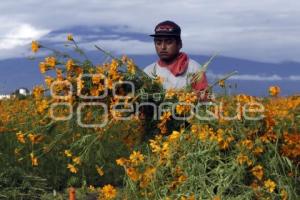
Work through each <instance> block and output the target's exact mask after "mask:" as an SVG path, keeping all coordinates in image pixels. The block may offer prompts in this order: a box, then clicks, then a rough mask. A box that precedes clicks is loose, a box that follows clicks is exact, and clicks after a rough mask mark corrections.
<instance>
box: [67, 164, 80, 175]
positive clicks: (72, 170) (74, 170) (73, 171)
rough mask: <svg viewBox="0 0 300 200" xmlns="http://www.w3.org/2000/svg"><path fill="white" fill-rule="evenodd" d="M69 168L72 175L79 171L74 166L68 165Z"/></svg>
mask: <svg viewBox="0 0 300 200" xmlns="http://www.w3.org/2000/svg"><path fill="white" fill-rule="evenodd" d="M67 168H68V169H69V170H70V172H71V173H73V174H76V173H77V172H78V169H77V168H76V167H75V166H74V165H72V164H68V166H67Z"/></svg>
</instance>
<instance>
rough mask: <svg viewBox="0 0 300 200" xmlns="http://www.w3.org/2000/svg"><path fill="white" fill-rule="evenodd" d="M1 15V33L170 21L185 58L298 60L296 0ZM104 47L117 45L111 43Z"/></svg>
mask: <svg viewBox="0 0 300 200" xmlns="http://www.w3.org/2000/svg"><path fill="white" fill-rule="evenodd" d="M0 13H1V15H0V22H1V23H0V24H1V25H0V33H8V32H10V33H11V32H12V31H13V30H15V27H16V24H29V25H30V26H32V27H35V29H36V30H57V29H62V28H68V27H72V26H77V25H87V26H92V27H101V26H106V25H109V26H115V27H116V28H115V29H116V30H119V31H120V32H122V31H127V32H139V33H143V34H149V33H152V31H153V29H154V26H155V25H156V24H157V23H158V22H160V21H162V20H165V19H171V20H174V21H176V22H177V23H178V24H179V25H181V27H182V34H183V41H184V50H185V51H187V52H189V53H196V54H210V53H211V52H216V51H217V52H220V54H221V55H225V56H231V57H239V58H246V59H252V60H259V61H270V62H279V61H284V60H292V61H300V58H299V54H300V40H299V33H300V20H299V19H300V1H298V0H286V1H282V0H260V1H258V0H254V1H249V0H231V1H218V0H185V1H181V0H173V1H169V0H168V1H166V0H159V1H158V0H153V1H147V0H131V1H123V0H114V1H111V0H85V1H83V0H72V1H71V0H64V1H58V0H52V1H42V2H41V1H38V0H24V1H22V2H19V1H11V0H2V1H1V5H0ZM12 19H13V21H12ZM37 27H38V28H37ZM1 36H2V35H1ZM106 42H111V43H110V45H111V46H115V40H112V39H111V40H108V41H106ZM7 43H9V44H10V45H11V46H13V45H18V44H19V43H18V42H16V41H14V42H9V41H7V42H6V43H4V44H5V45H3V44H2V46H9V45H6V44H7ZM12 43H13V44H12ZM121 43H122V44H120V46H121V48H122V49H128V51H135V52H138V51H139V49H140V48H142V49H143V51H144V50H146V49H145V47H139V46H131V45H132V44H137V42H136V43H134V42H127V44H125V42H121ZM139 44H140V43H139ZM107 45H109V44H107ZM125 45H129V46H125ZM144 46H145V45H144ZM146 46H147V45H146ZM134 48H136V50H134ZM2 52H3V51H0V53H1V54H2ZM147 52H148V53H149V52H153V50H152V49H148V51H147Z"/></svg>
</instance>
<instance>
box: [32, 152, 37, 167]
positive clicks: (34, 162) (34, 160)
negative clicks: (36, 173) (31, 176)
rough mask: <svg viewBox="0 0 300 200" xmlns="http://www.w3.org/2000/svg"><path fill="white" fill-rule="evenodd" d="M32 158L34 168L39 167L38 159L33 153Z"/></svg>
mask: <svg viewBox="0 0 300 200" xmlns="http://www.w3.org/2000/svg"><path fill="white" fill-rule="evenodd" d="M30 158H31V164H32V166H38V159H37V157H35V156H34V154H33V153H30Z"/></svg>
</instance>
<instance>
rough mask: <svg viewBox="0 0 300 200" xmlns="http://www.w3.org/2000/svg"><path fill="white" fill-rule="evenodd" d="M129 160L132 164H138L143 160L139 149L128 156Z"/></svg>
mask: <svg viewBox="0 0 300 200" xmlns="http://www.w3.org/2000/svg"><path fill="white" fill-rule="evenodd" d="M129 159H130V162H131V163H132V164H134V165H138V164H140V163H142V162H144V155H143V154H141V153H140V152H139V151H133V152H132V154H131V155H130V156H129Z"/></svg>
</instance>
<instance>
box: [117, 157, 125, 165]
mask: <svg viewBox="0 0 300 200" xmlns="http://www.w3.org/2000/svg"><path fill="white" fill-rule="evenodd" d="M126 162H127V160H126V159H125V158H119V159H117V160H116V163H117V165H120V166H125V163H126Z"/></svg>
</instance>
